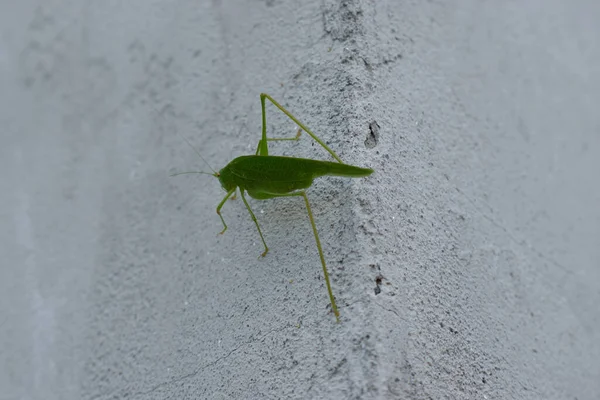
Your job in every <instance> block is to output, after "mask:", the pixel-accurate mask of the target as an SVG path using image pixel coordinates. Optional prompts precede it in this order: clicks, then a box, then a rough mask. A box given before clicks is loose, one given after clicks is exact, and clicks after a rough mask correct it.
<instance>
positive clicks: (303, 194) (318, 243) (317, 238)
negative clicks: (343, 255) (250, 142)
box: [273, 190, 340, 322]
mask: <svg viewBox="0 0 600 400" xmlns="http://www.w3.org/2000/svg"><path fill="white" fill-rule="evenodd" d="M292 196H302V197H303V198H304V203H305V204H306V211H307V213H308V219H310V225H311V226H312V230H313V234H314V235H315V241H316V242H317V250H318V251H319V258H320V259H321V265H322V266H323V275H324V276H325V285H327V292H328V293H329V301H330V302H331V309H332V310H333V313H334V314H335V319H336V320H337V321H338V322H340V312H339V311H338V308H337V305H336V304H335V298H334V297H333V292H332V290H331V284H330V283H329V273H328V272H327V266H326V265H325V256H323V248H322V247H321V241H320V240H319V234H318V233H317V226H316V225H315V219H314V218H313V213H312V210H311V208H310V203H309V202H308V197H307V196H306V192H305V191H304V190H302V191H300V192H294V193H289V194H278V195H273V197H292Z"/></svg>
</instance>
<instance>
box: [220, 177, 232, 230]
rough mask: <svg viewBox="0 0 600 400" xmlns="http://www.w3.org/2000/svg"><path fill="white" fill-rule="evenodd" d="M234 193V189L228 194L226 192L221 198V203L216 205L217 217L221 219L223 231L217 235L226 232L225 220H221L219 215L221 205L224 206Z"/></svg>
mask: <svg viewBox="0 0 600 400" xmlns="http://www.w3.org/2000/svg"><path fill="white" fill-rule="evenodd" d="M234 193H235V188H233V189H231V190H230V191H229V192H227V194H226V195H225V197H223V200H221V202H220V203H219V204H218V205H217V214H219V217H221V222H223V230H222V231H221V232H219V235H222V234H224V233H225V231H226V230H227V224H226V223H225V220H224V219H223V216H222V215H221V208H223V204H225V202H226V201H227V199H228V198H229V197H230V196H231V195H232V194H234Z"/></svg>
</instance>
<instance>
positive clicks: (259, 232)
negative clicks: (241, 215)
mask: <svg viewBox="0 0 600 400" xmlns="http://www.w3.org/2000/svg"><path fill="white" fill-rule="evenodd" d="M240 194H241V195H242V200H243V201H244V204H245V205H246V208H247V209H248V212H249V213H250V216H251V217H252V221H254V224H255V225H256V229H258V234H259V235H260V240H262V242H263V245H264V246H265V251H263V253H262V254H261V256H263V257H264V256H266V255H267V253H268V252H269V248H268V247H267V243H266V242H265V238H264V237H263V234H262V232H261V230H260V226H259V225H258V220H257V219H256V216H255V215H254V213H253V212H252V209H251V208H250V204H248V201H246V196H244V190H242V189H241V188H240Z"/></svg>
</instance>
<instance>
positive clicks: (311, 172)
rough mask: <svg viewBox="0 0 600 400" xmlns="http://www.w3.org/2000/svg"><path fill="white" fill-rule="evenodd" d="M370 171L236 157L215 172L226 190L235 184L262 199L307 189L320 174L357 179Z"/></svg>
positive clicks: (308, 161)
mask: <svg viewBox="0 0 600 400" xmlns="http://www.w3.org/2000/svg"><path fill="white" fill-rule="evenodd" d="M372 172H373V170H372V169H368V168H360V167H355V166H353V165H345V164H340V163H337V162H329V161H318V160H311V159H308V158H294V157H280V156H240V157H238V158H236V159H234V160H233V161H231V162H230V163H229V164H227V165H226V166H225V168H223V169H222V170H220V171H219V181H220V182H221V186H222V187H223V189H225V191H226V192H228V191H230V190H231V189H233V188H234V187H238V188H240V189H242V190H246V191H247V192H248V194H249V195H250V197H253V198H255V199H260V200H263V199H270V198H272V197H277V196H278V195H281V194H286V193H290V192H292V191H295V190H301V189H307V188H309V187H310V186H311V185H312V182H313V179H315V178H318V177H321V176H325V175H330V176H346V177H352V178H360V177H364V176H368V175H371V173H372Z"/></svg>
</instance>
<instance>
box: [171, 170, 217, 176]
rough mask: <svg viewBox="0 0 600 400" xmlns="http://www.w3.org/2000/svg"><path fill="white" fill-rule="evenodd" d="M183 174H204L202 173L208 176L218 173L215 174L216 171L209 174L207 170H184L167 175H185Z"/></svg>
mask: <svg viewBox="0 0 600 400" xmlns="http://www.w3.org/2000/svg"><path fill="white" fill-rule="evenodd" d="M185 174H204V175H210V176H219V174H217V173H216V172H215V173H214V174H211V173H209V172H204V171H185V172H177V173H175V174H171V175H169V176H177V175H185Z"/></svg>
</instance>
